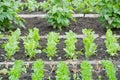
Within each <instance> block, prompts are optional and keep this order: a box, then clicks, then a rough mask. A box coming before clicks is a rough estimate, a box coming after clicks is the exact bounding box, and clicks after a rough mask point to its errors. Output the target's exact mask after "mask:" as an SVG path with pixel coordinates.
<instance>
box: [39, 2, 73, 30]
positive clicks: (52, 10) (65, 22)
mask: <svg viewBox="0 0 120 80" xmlns="http://www.w3.org/2000/svg"><path fill="white" fill-rule="evenodd" d="M41 8H42V9H43V10H44V11H47V14H46V19H47V21H48V22H49V23H50V24H51V25H53V28H58V29H59V30H62V27H68V26H69V24H70V21H69V19H74V18H73V16H72V13H74V12H73V8H72V6H71V2H70V0H48V1H45V2H43V3H41Z"/></svg>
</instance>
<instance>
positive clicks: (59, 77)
mask: <svg viewBox="0 0 120 80" xmlns="http://www.w3.org/2000/svg"><path fill="white" fill-rule="evenodd" d="M69 75H70V71H69V68H68V66H67V64H66V63H64V62H59V63H58V65H57V70H56V80H70V77H69Z"/></svg>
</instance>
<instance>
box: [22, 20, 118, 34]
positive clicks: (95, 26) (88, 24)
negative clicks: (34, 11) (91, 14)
mask: <svg viewBox="0 0 120 80" xmlns="http://www.w3.org/2000/svg"><path fill="white" fill-rule="evenodd" d="M25 20H26V23H25V28H21V31H22V35H25V34H26V33H28V29H30V28H34V27H36V28H38V29H39V32H40V35H47V34H48V33H49V32H51V31H54V32H58V33H60V34H61V35H64V34H65V32H68V31H69V30H72V31H73V32H75V33H76V34H83V33H82V29H85V28H87V29H92V30H93V31H94V32H95V34H99V35H100V36H101V35H105V33H106V29H105V27H104V25H103V24H102V23H101V22H100V21H99V20H98V18H76V22H74V21H70V25H69V26H68V27H63V30H62V31H60V30H59V29H53V27H52V26H51V25H50V24H49V23H47V20H46V19H43V18H30V19H29V18H26V19H25ZM119 30H120V29H113V33H115V34H120V32H119Z"/></svg>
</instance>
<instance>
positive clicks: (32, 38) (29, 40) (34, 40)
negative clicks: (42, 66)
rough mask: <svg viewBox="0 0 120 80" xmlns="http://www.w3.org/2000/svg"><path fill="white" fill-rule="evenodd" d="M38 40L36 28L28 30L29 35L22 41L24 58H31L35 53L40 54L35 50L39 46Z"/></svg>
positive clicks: (39, 51)
mask: <svg viewBox="0 0 120 80" xmlns="http://www.w3.org/2000/svg"><path fill="white" fill-rule="evenodd" d="M39 40H40V35H39V30H38V29H37V28H34V29H29V34H28V35H27V36H26V37H25V39H24V48H25V53H26V56H29V57H30V58H33V57H35V54H36V53H41V50H37V49H36V48H37V47H38V46H39Z"/></svg>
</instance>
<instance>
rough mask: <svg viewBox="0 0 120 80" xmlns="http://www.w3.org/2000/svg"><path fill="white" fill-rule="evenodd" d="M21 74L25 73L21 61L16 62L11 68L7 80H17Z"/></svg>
mask: <svg viewBox="0 0 120 80" xmlns="http://www.w3.org/2000/svg"><path fill="white" fill-rule="evenodd" d="M22 72H26V68H25V67H24V63H23V61H21V60H16V61H15V62H14V65H13V67H12V68H11V69H10V71H9V72H8V75H9V80H19V78H20V75H21V73H22Z"/></svg>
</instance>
